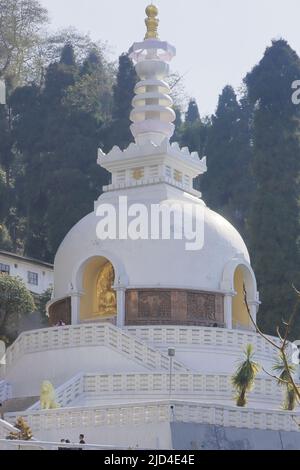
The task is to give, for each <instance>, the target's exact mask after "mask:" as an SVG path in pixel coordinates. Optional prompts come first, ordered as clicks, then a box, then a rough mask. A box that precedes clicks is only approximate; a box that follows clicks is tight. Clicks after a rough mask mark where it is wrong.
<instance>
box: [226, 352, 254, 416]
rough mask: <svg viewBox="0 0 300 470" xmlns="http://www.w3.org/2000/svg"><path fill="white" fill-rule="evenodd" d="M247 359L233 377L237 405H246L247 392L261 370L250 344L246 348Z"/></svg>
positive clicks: (251, 387)
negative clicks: (254, 358)
mask: <svg viewBox="0 0 300 470" xmlns="http://www.w3.org/2000/svg"><path fill="white" fill-rule="evenodd" d="M244 353H245V361H244V362H242V363H241V364H240V365H239V366H238V369H237V371H236V373H235V374H234V375H233V377H232V384H233V386H234V388H235V390H236V392H237V395H236V404H237V406H242V407H244V406H246V404H247V393H248V392H250V391H251V390H252V389H253V387H254V382H255V377H256V375H257V374H258V372H259V371H260V365H259V364H258V363H257V362H254V361H253V356H254V354H253V346H252V344H248V345H247V347H246V349H245V352H244Z"/></svg>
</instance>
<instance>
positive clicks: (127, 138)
mask: <svg viewBox="0 0 300 470" xmlns="http://www.w3.org/2000/svg"><path fill="white" fill-rule="evenodd" d="M137 81H138V77H137V74H136V71H135V68H134V66H133V63H132V61H131V59H130V58H129V56H128V54H122V55H121V56H120V57H119V68H118V73H117V80H116V83H115V85H114V87H113V110H112V119H113V121H112V124H111V125H110V126H109V128H108V130H107V133H108V134H109V137H110V138H109V139H108V141H107V144H106V150H110V149H111V148H112V147H113V146H114V145H118V146H119V147H121V148H126V147H127V146H128V145H129V144H130V142H132V140H133V137H132V134H131V132H130V125H131V124H132V123H131V121H130V113H131V110H132V100H133V97H134V88H135V85H136V83H137ZM105 131H106V130H105Z"/></svg>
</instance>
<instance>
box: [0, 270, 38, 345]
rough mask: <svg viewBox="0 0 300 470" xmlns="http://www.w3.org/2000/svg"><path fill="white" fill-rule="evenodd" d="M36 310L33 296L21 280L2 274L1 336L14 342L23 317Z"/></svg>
mask: <svg viewBox="0 0 300 470" xmlns="http://www.w3.org/2000/svg"><path fill="white" fill-rule="evenodd" d="M34 309H35V304H34V300H33V297H32V294H31V293H30V292H29V291H28V290H27V288H26V286H25V284H24V283H23V281H22V280H21V279H19V278H14V277H10V276H7V275H5V274H0V336H1V337H6V338H9V340H10V341H13V340H14V339H15V338H16V337H17V334H18V323H19V320H20V316H21V315H27V314H29V313H32V312H33V311H34Z"/></svg>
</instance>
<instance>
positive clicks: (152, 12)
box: [145, 3, 159, 39]
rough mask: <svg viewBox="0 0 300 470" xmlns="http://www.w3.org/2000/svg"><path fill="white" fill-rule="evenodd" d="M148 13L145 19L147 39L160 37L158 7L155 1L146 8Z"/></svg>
mask: <svg viewBox="0 0 300 470" xmlns="http://www.w3.org/2000/svg"><path fill="white" fill-rule="evenodd" d="M146 15H147V18H146V20H145V23H146V26H147V34H146V36H145V39H158V31H157V30H158V25H159V19H158V18H157V16H158V8H157V7H156V6H155V5H153V3H151V5H148V6H147V8H146Z"/></svg>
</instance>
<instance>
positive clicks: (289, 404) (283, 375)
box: [273, 353, 298, 411]
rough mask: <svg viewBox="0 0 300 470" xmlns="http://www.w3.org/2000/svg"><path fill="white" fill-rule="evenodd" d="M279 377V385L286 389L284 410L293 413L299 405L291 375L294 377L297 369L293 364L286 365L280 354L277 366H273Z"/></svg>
mask: <svg viewBox="0 0 300 470" xmlns="http://www.w3.org/2000/svg"><path fill="white" fill-rule="evenodd" d="M273 370H275V371H276V372H277V373H278V374H279V376H278V379H279V380H278V385H280V386H281V387H284V388H285V398H284V401H283V404H282V408H283V409H284V410H287V411H293V410H294V409H295V408H296V406H297V403H298V397H297V393H296V390H295V388H294V387H293V385H292V384H291V379H290V375H292V374H293V373H294V372H295V370H296V368H295V366H294V365H293V364H287V366H286V364H285V363H284V360H283V356H282V354H281V353H280V354H279V357H278V360H277V362H276V364H275V365H274V366H273Z"/></svg>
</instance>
